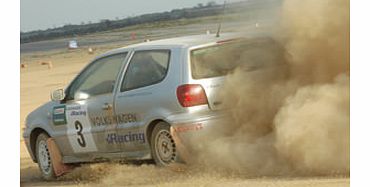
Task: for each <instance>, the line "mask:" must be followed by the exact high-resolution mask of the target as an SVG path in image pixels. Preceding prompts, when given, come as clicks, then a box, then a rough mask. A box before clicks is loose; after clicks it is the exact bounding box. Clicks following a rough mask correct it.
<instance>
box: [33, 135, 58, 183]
mask: <svg viewBox="0 0 370 187" xmlns="http://www.w3.org/2000/svg"><path fill="white" fill-rule="evenodd" d="M48 138H50V136H48V135H47V134H45V133H41V134H39V135H38V137H37V140H36V154H35V155H36V159H37V164H38V165H39V169H40V171H41V174H42V177H43V178H44V179H45V180H53V179H55V178H56V177H55V172H54V168H53V164H52V162H51V156H50V152H49V148H48V144H47V139H48Z"/></svg>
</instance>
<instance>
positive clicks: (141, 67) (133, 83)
mask: <svg viewBox="0 0 370 187" xmlns="http://www.w3.org/2000/svg"><path fill="white" fill-rule="evenodd" d="M169 60H170V51H169V50H153V51H138V52H135V54H134V56H133V57H132V59H131V61H130V64H129V66H128V68H127V71H126V75H125V78H124V81H123V83H122V85H121V92H122V91H127V90H132V89H135V88H140V87H144V86H149V85H152V84H156V83H158V82H161V81H162V80H163V79H164V78H165V76H166V74H167V69H168V64H169Z"/></svg>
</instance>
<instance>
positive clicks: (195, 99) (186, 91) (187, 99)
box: [176, 84, 208, 107]
mask: <svg viewBox="0 0 370 187" xmlns="http://www.w3.org/2000/svg"><path fill="white" fill-rule="evenodd" d="M176 94H177V99H178V100H179V102H180V104H181V106H183V107H191V106H197V105H205V104H208V101H207V96H206V92H204V89H203V87H202V86H201V85H199V84H184V85H181V86H179V87H177V91H176Z"/></svg>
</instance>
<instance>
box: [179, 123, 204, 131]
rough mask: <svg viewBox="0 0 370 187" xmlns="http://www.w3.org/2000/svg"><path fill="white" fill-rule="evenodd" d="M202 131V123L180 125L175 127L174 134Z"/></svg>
mask: <svg viewBox="0 0 370 187" xmlns="http://www.w3.org/2000/svg"><path fill="white" fill-rule="evenodd" d="M202 129H203V125H202V123H195V124H190V125H181V126H178V127H175V131H176V132H187V131H198V130H202Z"/></svg>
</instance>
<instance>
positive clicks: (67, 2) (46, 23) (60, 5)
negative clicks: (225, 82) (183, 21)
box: [20, 0, 232, 32]
mask: <svg viewBox="0 0 370 187" xmlns="http://www.w3.org/2000/svg"><path fill="white" fill-rule="evenodd" d="M209 1H214V2H216V3H218V4H222V3H223V2H224V0H20V3H21V7H20V12H21V24H20V26H21V31H22V32H27V31H33V30H39V29H41V30H42V29H47V28H53V27H60V26H63V25H66V24H81V23H82V22H84V23H89V21H91V22H99V21H100V20H102V19H111V20H114V19H116V18H119V19H122V18H125V17H128V16H137V15H141V14H145V13H154V12H163V11H170V10H172V9H177V8H184V7H193V6H196V5H197V4H198V3H203V4H206V3H207V2H209ZM229 1H230V0H229ZM231 2H232V1H231Z"/></svg>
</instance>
